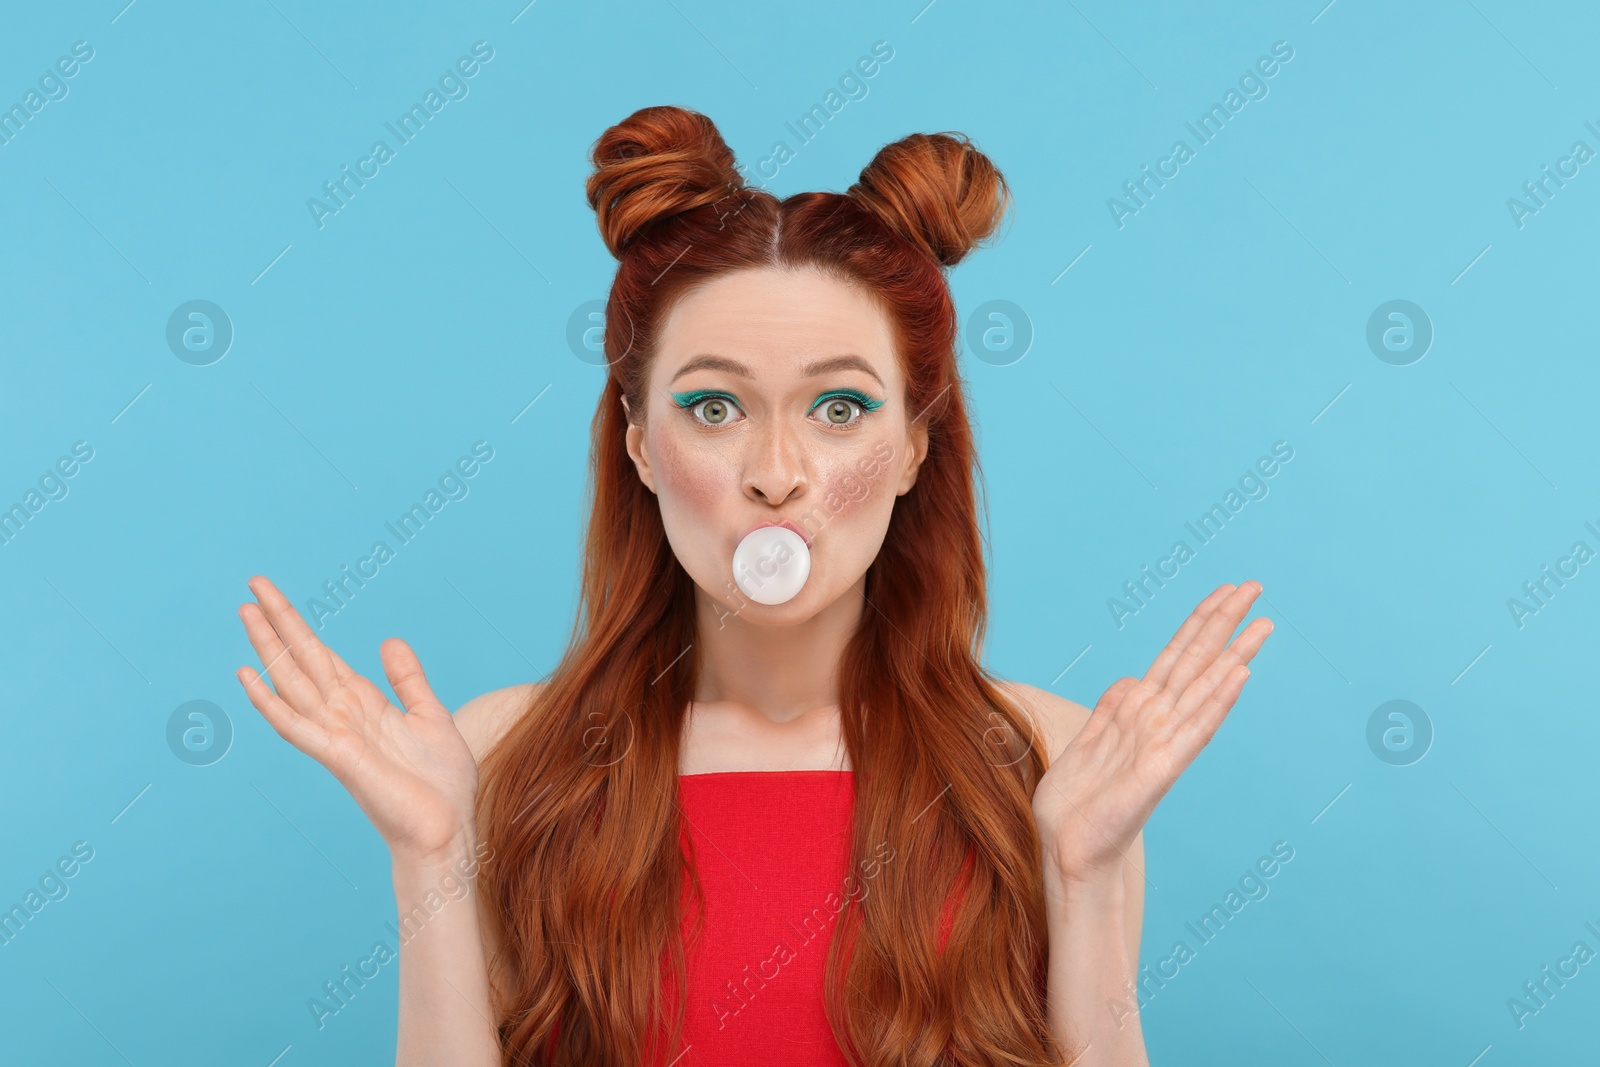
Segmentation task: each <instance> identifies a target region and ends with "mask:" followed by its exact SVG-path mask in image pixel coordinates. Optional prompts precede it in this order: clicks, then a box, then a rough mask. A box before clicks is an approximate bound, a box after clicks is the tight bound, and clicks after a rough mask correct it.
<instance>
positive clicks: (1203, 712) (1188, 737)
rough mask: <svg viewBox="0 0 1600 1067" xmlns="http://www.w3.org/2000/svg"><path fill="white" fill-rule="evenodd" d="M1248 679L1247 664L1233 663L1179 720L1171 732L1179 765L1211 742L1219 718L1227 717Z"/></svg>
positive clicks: (1191, 760) (1219, 724)
mask: <svg viewBox="0 0 1600 1067" xmlns="http://www.w3.org/2000/svg"><path fill="white" fill-rule="evenodd" d="M1249 679H1250V668H1249V667H1246V666H1245V665H1244V664H1242V663H1238V664H1234V665H1233V666H1232V667H1230V668H1229V669H1228V673H1227V674H1226V675H1225V676H1224V677H1223V680H1222V683H1221V684H1220V685H1218V686H1217V687H1216V689H1214V690H1212V692H1211V695H1210V696H1209V697H1208V698H1207V699H1206V701H1205V703H1204V704H1202V705H1200V708H1199V710H1198V711H1196V712H1195V714H1193V715H1191V716H1189V717H1188V718H1187V719H1186V720H1184V721H1183V722H1182V723H1180V724H1179V726H1178V731H1177V733H1176V734H1174V735H1173V748H1172V753H1173V759H1174V761H1175V762H1177V764H1178V766H1179V767H1180V768H1182V767H1187V766H1188V765H1189V764H1190V763H1192V762H1193V761H1194V758H1195V757H1196V756H1198V755H1199V754H1200V750H1201V749H1203V748H1205V747H1206V745H1208V744H1210V743H1211V739H1212V738H1213V737H1214V736H1216V733H1217V730H1218V728H1219V727H1221V726H1222V720H1223V719H1225V718H1227V717H1228V712H1229V711H1231V710H1233V705H1234V703H1235V702H1236V701H1237V700H1238V699H1239V691H1240V690H1241V689H1243V688H1244V683H1245V682H1247V681H1248V680H1249Z"/></svg>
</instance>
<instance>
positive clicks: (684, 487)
mask: <svg viewBox="0 0 1600 1067" xmlns="http://www.w3.org/2000/svg"><path fill="white" fill-rule="evenodd" d="M650 443H651V449H650V454H651V458H652V464H651V466H652V467H653V468H654V470H655V480H656V493H657V495H658V496H659V497H660V500H661V505H662V509H663V510H664V511H666V510H689V511H696V510H701V509H704V508H706V507H709V506H710V505H712V504H714V503H715V502H716V501H717V500H719V499H721V498H722V497H724V496H726V495H727V493H728V492H729V487H730V486H734V483H735V482H736V481H737V475H736V474H735V473H734V471H733V469H732V468H731V467H730V466H729V464H728V462H727V460H726V459H725V458H724V457H721V456H718V455H717V454H716V453H715V452H712V451H708V450H705V449H700V448H696V447H694V445H693V444H692V443H689V444H686V443H684V442H682V441H677V440H674V439H673V435H672V434H666V433H663V434H657V435H654V436H653V437H652V438H651V442H650ZM734 487H736V486H734Z"/></svg>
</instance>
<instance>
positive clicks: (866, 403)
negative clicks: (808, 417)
mask: <svg viewBox="0 0 1600 1067" xmlns="http://www.w3.org/2000/svg"><path fill="white" fill-rule="evenodd" d="M881 407H883V401H881V400H874V399H873V398H872V397H870V396H868V395H867V394H865V393H858V392H856V391H855V390H854V389H845V390H841V391H839V392H834V393H825V394H823V395H822V396H819V397H817V401H816V403H815V404H813V405H812V406H811V410H812V411H816V410H817V409H818V408H820V409H821V410H822V417H823V420H824V421H825V422H826V423H827V424H828V425H829V426H834V427H839V428H841V429H843V428H845V427H849V426H853V425H855V424H856V423H857V422H860V421H861V419H862V418H863V417H864V416H865V413H866V412H868V411H876V410H877V409H878V408H881Z"/></svg>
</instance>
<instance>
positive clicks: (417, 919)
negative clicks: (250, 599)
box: [238, 576, 529, 1067]
mask: <svg viewBox="0 0 1600 1067" xmlns="http://www.w3.org/2000/svg"><path fill="white" fill-rule="evenodd" d="M250 587H251V590H252V592H254V593H255V595H256V598H257V603H246V604H244V605H242V606H241V607H240V609H239V618H240V621H242V622H243V623H244V627H245V631H246V633H247V635H248V636H249V639H250V643H251V645H252V647H254V649H255V650H256V653H257V654H258V655H259V656H260V657H261V662H262V663H264V664H267V665H269V666H268V670H269V671H270V674H271V680H272V686H271V687H270V688H269V687H268V685H267V684H266V679H265V677H263V676H262V675H261V674H259V673H258V672H256V671H254V670H251V669H249V668H241V669H240V670H239V671H238V678H239V681H240V683H241V684H242V685H243V686H244V688H245V692H246V694H247V695H248V696H249V698H250V702H251V703H252V704H253V705H255V707H256V710H258V711H259V712H261V715H262V717H263V718H265V719H266V720H267V722H268V723H269V724H270V725H271V726H272V728H273V729H274V730H275V731H277V733H278V735H279V736H281V737H283V738H284V739H285V740H286V741H288V742H289V743H290V744H292V745H294V746H295V747H296V748H298V749H299V750H300V751H302V752H304V753H305V754H306V755H308V756H310V757H312V758H313V759H315V760H316V761H317V762H319V763H321V764H322V765H323V766H324V767H326V768H327V769H328V771H329V773H331V774H332V775H333V776H334V777H335V778H337V779H338V780H339V783H340V784H341V785H343V786H344V787H345V788H346V789H347V790H349V792H350V795H351V797H352V798H354V799H355V801H356V803H357V804H359V805H360V807H361V809H362V811H363V812H365V813H366V815H367V817H368V818H369V819H371V820H372V824H373V826H374V828H376V829H377V830H378V832H379V834H380V835H381V836H382V837H383V839H384V842H385V844H387V845H388V846H389V855H390V858H391V861H392V874H393V881H394V890H395V904H396V909H397V911H398V913H399V929H400V935H401V936H400V1024H399V1034H398V1039H397V1051H396V1064H397V1065H398V1067H423V1065H429V1067H431V1065H433V1064H441V1063H449V1064H452V1065H459V1067H500V1063H501V1056H500V1048H499V1041H498V1038H497V1034H496V1031H495V1026H494V1023H493V1022H492V1021H491V1020H492V1019H493V1009H492V1007H491V998H492V992H491V988H490V977H489V974H488V965H487V963H486V960H487V958H488V956H489V950H488V949H486V947H485V944H486V943H485V937H484V934H483V931H482V928H481V924H480V921H479V920H480V916H479V909H478V902H477V894H476V891H475V888H474V884H473V882H474V879H475V878H476V877H477V875H478V874H479V871H480V869H481V866H482V865H483V863H484V862H486V861H490V860H492V857H489V856H487V855H486V851H485V850H484V849H483V848H482V847H480V844H479V839H478V834H477V831H476V827H475V825H474V820H473V811H474V803H475V800H476V797H477V789H478V770H477V765H478V760H479V759H480V758H481V756H482V755H483V754H484V752H486V751H487V749H488V747H489V745H491V744H492V743H493V741H494V740H496V739H498V736H499V734H500V733H501V732H503V730H504V728H506V727H507V726H508V725H509V719H510V717H511V716H513V715H514V714H515V712H516V711H517V710H520V709H522V708H525V707H526V706H527V702H526V700H518V699H517V698H518V697H519V696H521V697H526V696H527V695H529V687H527V686H516V687H512V688H511V689H509V690H497V691H496V692H494V693H489V694H485V695H484V696H483V697H479V698H477V699H476V700H473V701H469V702H468V704H467V705H466V706H464V707H463V708H462V709H461V711H460V712H459V713H458V714H457V715H455V716H452V715H451V714H450V712H449V710H448V709H447V708H445V707H444V706H443V705H442V704H441V703H439V700H438V698H437V697H435V696H434V694H433V691H432V689H431V688H430V687H429V685H428V682H427V679H426V677H425V676H424V674H423V671H422V665H421V663H419V662H418V661H417V657H416V654H415V653H414V652H412V650H411V648H410V646H409V645H407V644H406V643H405V642H404V641H401V640H399V639H397V638H391V639H389V640H388V641H385V642H384V643H383V644H382V646H380V649H379V651H380V654H381V656H382V659H383V667H384V672H385V674H386V675H387V676H388V679H389V683H390V685H391V686H392V687H393V689H394V693H395V696H396V697H397V698H399V700H400V702H401V704H402V705H403V706H404V709H405V710H404V711H402V710H401V709H400V708H397V707H395V706H394V705H393V704H391V703H390V702H389V700H388V698H387V697H385V696H384V694H383V692H382V690H380V689H379V688H378V687H377V686H375V685H374V684H373V683H372V682H370V681H369V680H367V679H366V678H364V677H362V676H361V675H359V674H357V673H356V672H355V671H353V670H351V669H350V666H349V665H348V664H347V663H345V661H344V660H343V659H341V658H340V657H339V655H338V654H337V653H336V652H334V651H333V650H332V649H330V648H328V647H327V646H326V645H324V644H323V643H322V642H321V641H320V640H318V639H317V637H316V634H315V633H314V632H313V631H312V630H311V628H310V627H309V626H308V625H307V624H306V622H305V620H304V619H303V618H302V617H301V616H300V613H299V612H298V611H296V610H295V608H294V606H293V605H292V604H290V603H289V601H288V599H287V598H286V597H284V595H283V594H282V593H281V592H280V591H279V590H278V588H277V587H276V586H274V585H273V584H272V583H271V582H270V581H268V580H267V579H265V578H262V577H259V576H257V577H255V578H253V579H252V580H251V582H250ZM519 690H520V692H518V691H519Z"/></svg>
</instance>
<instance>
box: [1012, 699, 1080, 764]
mask: <svg viewBox="0 0 1600 1067" xmlns="http://www.w3.org/2000/svg"><path fill="white" fill-rule="evenodd" d="M998 684H999V687H1000V689H1001V690H1002V691H1003V692H1005V693H1006V694H1007V695H1008V696H1010V697H1011V699H1012V700H1014V701H1016V702H1017V705H1018V706H1019V707H1021V708H1022V710H1023V711H1024V712H1026V713H1027V715H1028V717H1029V718H1030V719H1031V720H1032V722H1033V727H1034V730H1035V733H1036V736H1037V737H1038V738H1039V744H1040V747H1041V748H1042V749H1043V751H1044V762H1045V766H1046V768H1048V767H1049V766H1050V764H1051V762H1053V761H1054V760H1055V758H1056V756H1057V755H1059V754H1060V752H1061V750H1062V749H1063V748H1065V747H1066V746H1067V743H1068V742H1069V741H1071V740H1072V739H1073V738H1074V737H1076V736H1078V731H1079V730H1081V729H1083V724H1084V723H1086V722H1088V721H1089V715H1090V709H1089V708H1086V707H1084V706H1083V705H1082V704H1078V703H1075V702H1074V701H1071V700H1068V699H1067V698H1066V697H1064V696H1057V695H1056V694H1055V693H1052V692H1050V691H1049V690H1048V689H1040V688H1039V687H1038V686H1033V685H1028V684H1027V683H1026V682H1008V681H1003V680H999V681H998Z"/></svg>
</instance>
